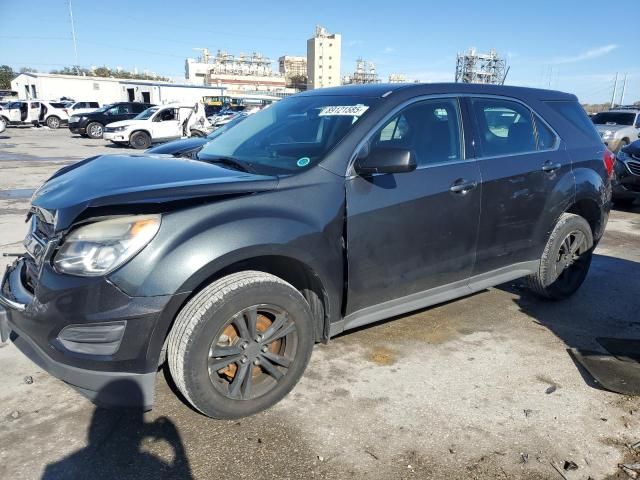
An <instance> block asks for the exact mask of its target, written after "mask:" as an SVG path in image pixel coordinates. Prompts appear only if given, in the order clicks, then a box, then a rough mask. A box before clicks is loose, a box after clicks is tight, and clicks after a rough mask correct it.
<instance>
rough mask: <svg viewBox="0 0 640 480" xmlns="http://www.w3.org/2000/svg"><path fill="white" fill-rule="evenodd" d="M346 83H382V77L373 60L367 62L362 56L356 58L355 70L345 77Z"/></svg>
mask: <svg viewBox="0 0 640 480" xmlns="http://www.w3.org/2000/svg"><path fill="white" fill-rule="evenodd" d="M343 83H344V84H345V85H351V84H354V85H362V84H365V83H380V78H379V77H378V73H377V72H376V66H375V64H374V63H372V62H367V61H365V60H363V59H362V58H358V59H357V60H356V69H355V71H354V72H353V73H352V74H350V75H347V76H346V77H345V78H344V79H343Z"/></svg>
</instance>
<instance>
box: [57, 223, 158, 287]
mask: <svg viewBox="0 0 640 480" xmlns="http://www.w3.org/2000/svg"><path fill="white" fill-rule="evenodd" d="M160 218H161V217H160V215H136V216H131V217H121V218H114V219H112V220H104V221H101V222H96V223H92V224H90V225H86V226H84V227H80V228H78V229H76V230H74V231H72V232H71V233H70V234H69V235H68V236H67V237H66V238H65V239H64V243H63V244H62V246H61V247H60V250H59V251H58V253H57V254H56V256H55V258H54V261H53V263H54V266H55V268H56V270H58V271H59V272H61V273H68V274H71V275H80V276H86V277H95V276H99V275H106V274H107V273H109V272H111V271H113V270H115V269H116V268H118V267H119V266H121V265H122V264H123V263H124V262H126V261H127V260H129V259H130V258H132V257H133V256H134V255H136V254H137V253H138V252H140V250H142V249H143V248H144V247H145V246H146V245H147V244H148V243H149V242H150V241H151V240H152V239H153V237H154V236H155V235H156V233H158V229H159V228H160Z"/></svg>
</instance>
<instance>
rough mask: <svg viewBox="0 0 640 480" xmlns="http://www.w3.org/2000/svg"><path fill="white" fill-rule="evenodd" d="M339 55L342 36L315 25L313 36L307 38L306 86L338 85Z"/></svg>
mask: <svg viewBox="0 0 640 480" xmlns="http://www.w3.org/2000/svg"><path fill="white" fill-rule="evenodd" d="M341 55H342V36H341V35H340V34H339V33H329V32H327V29H326V28H324V27H321V26H319V25H317V26H316V30H315V34H314V36H313V37H312V38H310V39H309V40H307V88H308V89H310V90H311V89H314V88H322V87H337V86H339V85H340V83H341V80H342V77H341V76H340V60H341Z"/></svg>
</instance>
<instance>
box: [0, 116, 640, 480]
mask: <svg viewBox="0 0 640 480" xmlns="http://www.w3.org/2000/svg"><path fill="white" fill-rule="evenodd" d="M119 150H121V149H114V148H113V147H110V146H108V145H106V142H104V141H102V140H89V139H83V138H80V137H72V136H71V135H70V134H69V132H68V131H67V130H58V131H52V130H48V129H31V128H19V129H18V128H9V129H7V131H6V132H5V133H4V134H0V252H14V251H20V241H21V239H22V238H23V236H24V234H25V224H24V214H25V213H26V211H27V208H28V203H29V198H30V195H31V192H32V190H33V189H34V188H36V187H37V186H38V185H39V184H40V183H41V182H42V181H43V180H44V179H45V178H46V177H47V176H48V175H50V174H51V173H53V172H54V171H55V170H56V169H58V168H60V167H61V166H63V165H65V164H68V163H70V162H74V161H77V160H78V159H82V158H85V157H88V156H92V155H96V154H102V153H114V152H116V151H119ZM638 285H640V206H636V207H635V209H633V210H628V211H613V212H612V216H611V220H610V222H609V226H608V229H607V233H606V235H605V238H604V240H603V241H602V243H601V244H600V245H599V247H598V249H597V251H596V255H595V257H594V261H593V264H592V267H591V272H590V273H589V276H588V278H587V281H586V282H585V284H584V286H583V287H582V289H581V290H580V291H579V292H578V293H577V294H576V295H575V296H574V297H573V298H572V299H570V300H568V301H565V302H560V303H545V302H542V301H540V300H537V299H535V298H534V297H532V296H530V295H529V294H528V293H527V292H526V290H524V289H523V288H522V286H521V284H520V283H519V282H513V283H510V284H507V285H502V286H500V287H498V288H493V289H489V290H486V291H483V292H480V293H478V294H475V295H471V296H468V297H466V298H463V299H461V300H457V301H454V302H449V303H446V304H444V305H440V306H437V307H435V308H429V309H426V310H423V311H419V312H416V313H415V314H413V315H409V316H404V317H400V318H397V319H394V320H392V321H386V322H380V323H378V324H376V325H373V326H369V327H367V328H362V329H360V330H357V331H355V332H352V333H348V334H345V335H341V336H339V337H337V338H335V339H333V340H332V341H331V342H330V343H329V344H328V345H318V346H316V348H315V350H314V354H313V357H312V360H311V364H310V366H309V368H308V370H307V372H306V374H305V375H304V377H303V379H302V381H301V382H300V384H299V385H298V386H297V387H296V388H295V389H294V390H293V392H292V393H291V394H290V395H289V396H288V397H287V398H286V399H285V400H284V401H282V402H281V403H280V404H278V405H277V406H276V407H274V408H272V409H271V410H269V411H267V412H265V413H262V414H259V415H256V416H254V417H251V418H248V419H243V420H241V421H234V422H229V421H216V420H210V419H207V418H205V417H203V416H201V415H199V414H198V413H196V412H194V411H193V410H192V409H190V408H189V407H188V406H187V405H186V404H185V403H184V402H183V401H182V400H181V399H180V398H178V397H177V396H176V395H175V394H174V392H173V390H172V386H171V383H170V381H167V379H166V376H165V374H164V372H160V373H159V374H158V386H157V402H156V407H155V409H154V410H153V411H152V412H149V413H145V414H142V413H141V412H130V411H110V410H103V409H97V408H95V407H94V406H93V405H92V404H91V403H89V402H88V401H87V400H85V399H84V398H83V397H82V396H81V395H80V394H78V393H76V392H75V391H74V390H73V389H71V388H70V387H68V386H66V385H65V384H63V383H62V382H60V381H58V380H56V379H54V378H53V377H51V376H49V375H48V374H47V373H45V372H43V371H41V370H40V369H38V367H36V366H35V365H34V364H33V363H31V362H30V361H29V360H27V359H26V358H25V357H23V356H22V355H21V354H20V353H19V352H18V351H17V350H16V349H15V347H14V346H13V345H11V344H8V345H4V346H2V347H1V348H0V362H1V365H2V367H1V368H0V382H1V384H2V388H1V389H0V478H2V479H31V478H46V479H58V478H92V479H100V478H119V479H121V478H137V479H146V478H149V479H151V478H153V479H158V478H199V479H200V478H252V479H255V478H291V479H300V478H336V479H337V478H340V479H343V478H369V479H388V478H434V479H451V478H470V479H471V478H478V479H495V478H504V479H507V478H509V479H510V478H524V479H554V478H556V479H562V476H561V475H560V474H559V473H558V472H557V471H556V470H555V469H554V468H553V465H554V464H555V465H556V466H557V467H558V468H559V469H560V470H561V471H562V475H564V476H565V478H566V479H569V480H572V479H587V478H592V479H601V478H627V477H626V474H624V473H622V472H621V471H620V469H619V468H618V464H619V463H621V462H623V461H633V460H634V456H633V454H632V451H631V450H630V449H629V448H627V447H626V445H627V444H630V443H634V442H636V441H638V440H640V421H639V420H640V400H638V399H637V398H633V397H625V396H621V395H618V394H615V393H611V392H607V391H604V390H602V389H599V388H598V386H597V385H596V384H594V382H593V381H592V380H591V379H590V377H589V376H588V374H586V373H584V372H583V371H582V370H581V369H580V368H578V367H577V366H576V364H575V363H574V362H573V361H572V359H571V357H570V356H569V355H568V353H567V348H570V347H584V348H592V349H598V346H597V344H596V343H595V340H594V339H595V337H596V336H616V337H623V336H626V337H632V338H634V337H635V338H640V318H639V316H638V311H639V310H640V300H639V299H638V298H639V297H638V291H639V290H638ZM565 461H573V462H575V464H576V465H577V467H578V468H577V469H576V470H569V471H565V470H563V469H562V466H563V464H564V462H565Z"/></svg>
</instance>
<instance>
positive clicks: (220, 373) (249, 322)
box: [208, 304, 298, 400]
mask: <svg viewBox="0 0 640 480" xmlns="http://www.w3.org/2000/svg"><path fill="white" fill-rule="evenodd" d="M297 344H298V332H297V328H296V325H295V323H294V321H293V320H292V319H291V318H290V317H289V316H288V314H287V312H286V311H284V310H283V309H282V308H280V307H278V306H275V305H266V304H261V305H254V306H252V307H248V308H246V309H244V310H242V311H240V312H238V313H237V314H236V315H234V316H233V317H232V318H231V319H230V320H229V321H228V322H227V323H226V324H225V326H224V327H223V328H222V331H221V332H220V334H219V335H217V336H216V338H214V340H213V342H212V343H211V346H210V348H209V358H208V369H209V377H210V379H211V382H212V384H213V386H214V387H215V388H216V389H217V390H218V391H219V392H220V393H222V394H223V395H225V396H226V397H227V398H231V399H234V400H252V399H255V398H258V397H261V396H263V395H265V394H267V393H268V392H270V391H271V390H273V389H274V388H275V387H276V385H277V384H278V382H280V381H281V380H282V379H283V378H284V377H285V375H286V374H287V371H288V369H289V366H290V365H292V363H293V361H294V359H295V355H296V350H297Z"/></svg>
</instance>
